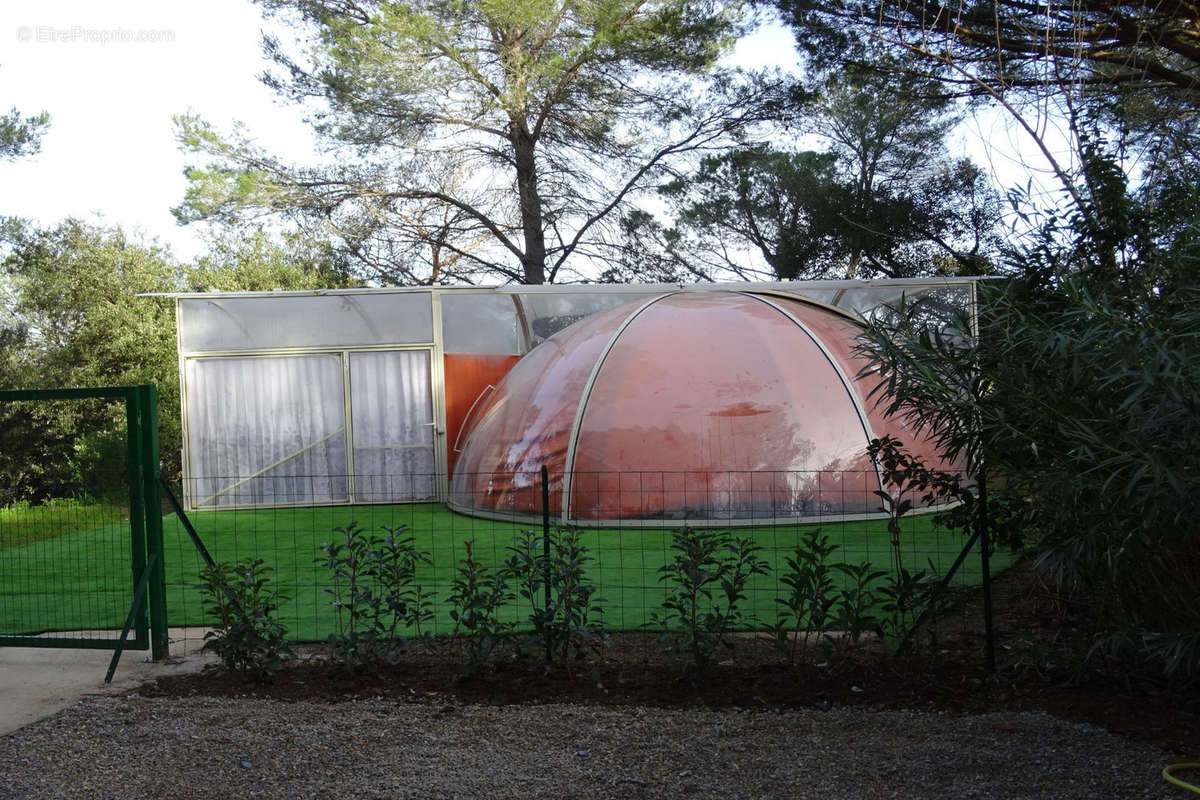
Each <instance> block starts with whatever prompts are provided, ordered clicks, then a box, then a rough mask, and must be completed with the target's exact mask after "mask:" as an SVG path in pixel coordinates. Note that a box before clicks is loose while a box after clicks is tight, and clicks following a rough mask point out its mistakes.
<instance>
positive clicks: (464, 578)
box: [449, 542, 514, 677]
mask: <svg viewBox="0 0 1200 800" xmlns="http://www.w3.org/2000/svg"><path fill="white" fill-rule="evenodd" d="M463 546H464V547H465V548H466V551H467V555H466V557H465V558H464V559H463V560H462V561H461V562H459V565H458V569H457V574H456V575H455V578H454V583H453V585H452V588H451V591H450V598H449V600H450V605H451V608H450V618H451V619H452V620H454V635H455V636H456V637H460V636H461V637H463V639H464V642H465V649H466V656H467V657H466V661H465V662H464V663H463V666H462V672H463V675H464V676H466V677H474V676H475V675H478V674H479V673H480V672H482V671H483V669H484V668H485V667H486V666H488V665H489V664H491V663H492V656H493V654H494V652H495V649H496V646H497V645H498V644H499V642H500V639H501V637H502V636H503V635H504V634H506V633H508V632H509V631H510V630H512V627H513V626H512V623H510V622H502V621H501V620H500V610H501V609H502V608H503V607H504V606H505V605H507V604H508V603H510V602H511V601H512V600H513V599H514V595H513V593H512V591H510V590H509V588H508V581H509V577H510V573H509V571H508V569H507V568H505V567H501V568H500V569H489V568H488V567H487V566H485V565H484V564H482V563H480V562H479V560H478V559H476V558H475V552H474V549H475V543H474V542H466V543H464V545H463Z"/></svg>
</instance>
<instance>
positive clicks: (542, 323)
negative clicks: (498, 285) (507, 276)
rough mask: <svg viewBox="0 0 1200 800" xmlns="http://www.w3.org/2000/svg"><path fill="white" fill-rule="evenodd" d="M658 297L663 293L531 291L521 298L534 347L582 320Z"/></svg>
mask: <svg viewBox="0 0 1200 800" xmlns="http://www.w3.org/2000/svg"><path fill="white" fill-rule="evenodd" d="M656 294H662V292H579V293H578V294H576V293H573V292H572V293H562V292H547V293H544V294H540V293H533V292H531V293H528V294H525V293H520V294H518V295H517V296H518V297H520V298H521V305H522V306H523V307H524V309H525V317H526V321H527V322H528V324H529V332H530V339H531V341H530V343H529V344H530V347H532V346H533V345H536V344H539V343H541V342H544V341H545V340H546V339H549V338H550V337H551V336H553V335H554V334H556V333H558V332H559V331H561V330H562V329H563V328H565V327H567V326H568V325H571V324H573V323H575V322H578V321H579V320H581V319H584V318H586V317H590V316H591V315H593V314H598V313H600V312H601V311H607V310H608V309H610V308H615V307H617V306H620V305H624V304H625V303H630V302H633V301H635V300H645V299H647V298H650V297H653V296H654V295H656Z"/></svg>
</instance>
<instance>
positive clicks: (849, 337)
mask: <svg viewBox="0 0 1200 800" xmlns="http://www.w3.org/2000/svg"><path fill="white" fill-rule="evenodd" d="M939 291H941V290H939ZM772 299H773V298H772ZM773 301H774V302H776V303H777V304H778V305H779V306H780V307H782V308H785V309H786V310H787V312H788V313H790V314H792V315H793V316H795V317H796V318H797V319H799V320H800V321H801V322H803V323H804V324H805V325H806V326H807V327H808V329H809V330H811V331H812V332H813V333H814V334H816V336H817V338H819V339H820V340H821V341H822V342H823V343H824V344H825V347H826V349H828V350H829V352H830V353H831V354H832V355H833V357H834V358H835V359H836V360H837V362H838V364H839V365H840V366H841V368H842V371H843V373H844V374H845V375H846V376H847V377H848V378H849V379H850V380H851V381H852V382H853V383H854V385H855V387H856V389H857V391H858V396H859V398H860V403H861V404H862V407H863V410H864V411H865V412H866V415H867V422H868V424H869V425H870V427H871V433H872V435H873V436H876V437H881V436H885V435H886V436H893V437H895V438H897V439H899V440H900V441H901V442H903V443H904V444H905V445H906V446H907V447H908V449H909V450H910V451H911V452H912V453H913V454H914V455H917V456H920V457H921V459H922V460H924V461H925V463H926V464H927V465H928V466H931V467H934V468H935V469H941V470H945V471H947V472H961V471H962V469H963V466H964V465H963V464H961V463H950V462H948V461H946V460H945V459H943V458H942V457H941V455H940V453H939V452H938V449H937V447H936V446H935V445H934V443H933V442H931V441H930V440H929V438H928V436H927V434H926V433H925V432H924V431H918V430H916V427H915V425H914V423H913V421H912V420H908V419H904V418H900V417H889V416H887V414H886V413H884V412H885V407H884V406H883V405H882V404H881V403H880V400H881V398H882V395H881V394H876V395H874V396H873V395H872V392H873V391H874V390H875V387H876V386H878V385H879V379H878V377H877V376H873V375H868V376H863V377H859V373H860V372H861V371H862V369H863V367H865V366H866V361H864V360H863V359H862V358H861V357H859V356H857V355H855V353H854V346H855V341H856V338H857V337H858V334H859V333H860V332H861V331H862V328H860V327H859V326H858V325H856V324H855V323H853V322H851V321H850V320H847V319H844V318H842V317H838V316H835V315H834V314H830V313H828V312H825V311H823V310H821V309H819V308H815V307H813V306H810V305H808V304H807V303H803V302H798V301H792V300H782V299H780V300H774V299H773Z"/></svg>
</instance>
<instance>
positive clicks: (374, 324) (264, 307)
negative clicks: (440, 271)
mask: <svg viewBox="0 0 1200 800" xmlns="http://www.w3.org/2000/svg"><path fill="white" fill-rule="evenodd" d="M180 303H181V306H180V309H181V313H180V346H181V347H182V348H183V352H184V353H205V352H224V351H230V350H268V349H276V348H285V347H287V348H299V347H342V346H372V345H380V344H419V343H424V342H432V341H433V304H432V300H431V295H430V294H428V293H424V292H421V293H417V292H406V293H377V294H365V293H364V294H336V295H280V296H278V297H272V296H262V297H214V298H184V299H182V300H180Z"/></svg>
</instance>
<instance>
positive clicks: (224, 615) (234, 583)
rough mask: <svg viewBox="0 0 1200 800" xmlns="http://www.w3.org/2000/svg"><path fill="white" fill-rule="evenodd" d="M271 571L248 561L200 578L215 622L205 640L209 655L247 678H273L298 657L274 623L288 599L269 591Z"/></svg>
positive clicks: (212, 570)
mask: <svg viewBox="0 0 1200 800" xmlns="http://www.w3.org/2000/svg"><path fill="white" fill-rule="evenodd" d="M271 571H272V570H271V568H270V567H268V566H266V565H265V564H264V563H263V560H262V559H261V558H245V559H243V560H242V561H240V562H238V563H237V564H232V565H231V564H227V563H219V564H215V565H213V566H211V567H205V569H204V570H203V571H202V572H201V573H200V580H201V584H200V590H201V593H202V597H203V604H204V612H205V613H206V614H207V615H208V616H209V617H210V618H211V620H212V621H213V622H214V625H213V629H212V630H211V631H209V632H208V633H206V634H204V639H205V643H204V649H205V650H211V651H213V652H214V653H216V654H217V655H218V656H219V657H220V659H221V662H222V663H223V664H224V665H225V668H226V669H228V670H230V671H232V672H234V673H236V674H238V675H240V676H242V677H243V678H253V679H255V680H266V679H268V678H271V677H273V676H275V675H277V674H278V673H279V671H280V670H282V669H283V666H284V662H285V660H286V659H289V658H292V657H294V654H293V653H292V650H291V648H290V647H289V645H288V643H287V640H286V636H287V629H286V628H285V627H284V626H283V624H282V623H280V622H279V621H278V620H277V619H276V618H275V613H276V612H277V611H278V610H279V604H280V602H281V601H283V600H286V598H285V597H283V596H282V595H280V594H279V593H278V592H275V591H274V590H272V589H271V588H270V582H271V578H270V572H271Z"/></svg>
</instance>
